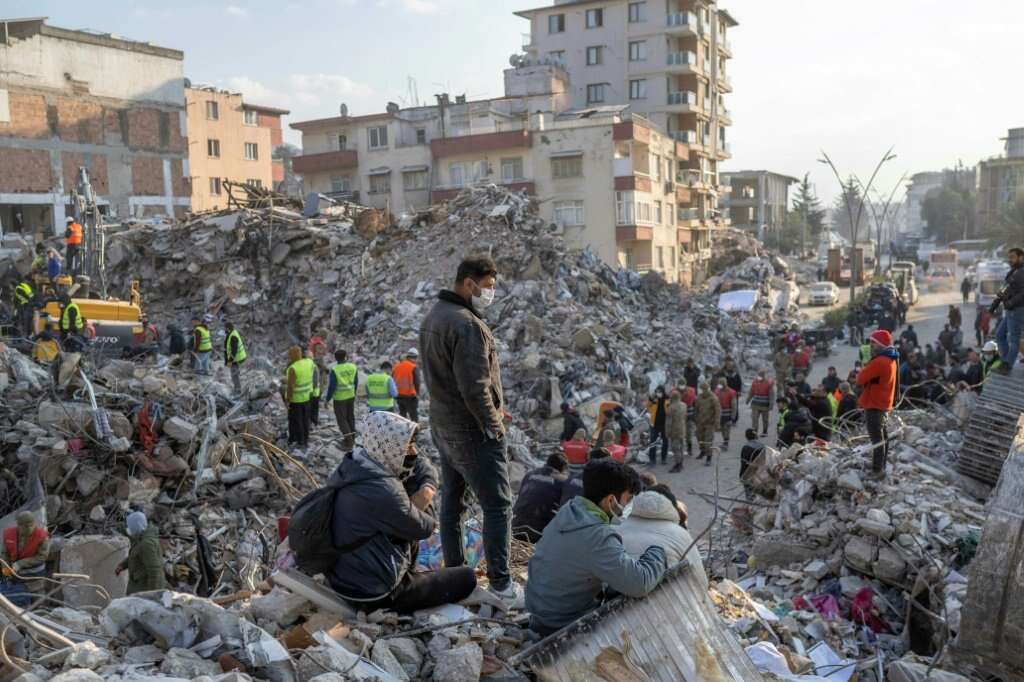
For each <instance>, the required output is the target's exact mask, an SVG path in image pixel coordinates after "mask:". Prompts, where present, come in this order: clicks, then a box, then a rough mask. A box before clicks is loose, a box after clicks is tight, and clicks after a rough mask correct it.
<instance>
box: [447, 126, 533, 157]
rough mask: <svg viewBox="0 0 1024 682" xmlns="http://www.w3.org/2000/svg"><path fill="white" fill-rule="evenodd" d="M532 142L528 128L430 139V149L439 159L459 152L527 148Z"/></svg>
mask: <svg viewBox="0 0 1024 682" xmlns="http://www.w3.org/2000/svg"><path fill="white" fill-rule="evenodd" d="M532 144H533V137H532V136H531V134H530V132H529V131H528V130H510V131H508V132H504V133H481V134H479V135H462V136H459V137H444V138H435V139H433V140H431V141H430V150H431V152H432V153H433V155H434V158H435V159H441V158H444V157H448V156H458V155H461V154H475V153H479V152H494V151H499V150H501V149H520V148H529V147H531V146H532Z"/></svg>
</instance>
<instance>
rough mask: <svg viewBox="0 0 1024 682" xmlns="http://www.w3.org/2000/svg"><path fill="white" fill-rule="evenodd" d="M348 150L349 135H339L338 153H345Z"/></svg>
mask: <svg viewBox="0 0 1024 682" xmlns="http://www.w3.org/2000/svg"><path fill="white" fill-rule="evenodd" d="M346 149H348V135H338V151H339V152H343V151H345V150H346Z"/></svg>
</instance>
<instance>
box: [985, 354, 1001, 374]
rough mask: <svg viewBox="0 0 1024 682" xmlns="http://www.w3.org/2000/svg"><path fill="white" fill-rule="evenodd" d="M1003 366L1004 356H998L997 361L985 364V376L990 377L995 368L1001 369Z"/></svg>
mask: <svg viewBox="0 0 1024 682" xmlns="http://www.w3.org/2000/svg"><path fill="white" fill-rule="evenodd" d="M1002 366H1003V359H1002V358H997V359H996V360H995V361H993V362H992V364H990V365H985V378H986V379H988V375H989V374H991V373H992V371H993V370H997V369H999V368H1000V367H1002Z"/></svg>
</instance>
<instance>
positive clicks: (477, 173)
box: [473, 160, 491, 182]
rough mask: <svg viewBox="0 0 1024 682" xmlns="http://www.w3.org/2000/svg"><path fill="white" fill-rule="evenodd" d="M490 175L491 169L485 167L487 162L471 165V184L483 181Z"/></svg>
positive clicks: (477, 162) (482, 161) (481, 161)
mask: <svg viewBox="0 0 1024 682" xmlns="http://www.w3.org/2000/svg"><path fill="white" fill-rule="evenodd" d="M490 174H491V168H490V166H488V165H487V161H484V160H480V161H476V162H474V163H473V182H476V181H477V180H483V179H484V178H486V177H487V176H489V175H490Z"/></svg>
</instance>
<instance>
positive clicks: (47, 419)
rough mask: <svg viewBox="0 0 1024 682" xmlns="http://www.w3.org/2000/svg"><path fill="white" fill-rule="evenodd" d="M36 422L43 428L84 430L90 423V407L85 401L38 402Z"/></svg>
mask: <svg viewBox="0 0 1024 682" xmlns="http://www.w3.org/2000/svg"><path fill="white" fill-rule="evenodd" d="M36 422H37V423H38V424H39V425H40V426H42V427H43V428H44V429H52V428H55V427H56V428H60V429H63V430H65V431H80V430H84V429H86V428H87V427H89V426H90V425H91V424H92V408H91V407H89V406H88V405H86V404H85V403H71V402H68V403H53V402H50V401H49V400H44V401H43V402H41V403H39V409H38V411H37V412H36Z"/></svg>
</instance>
